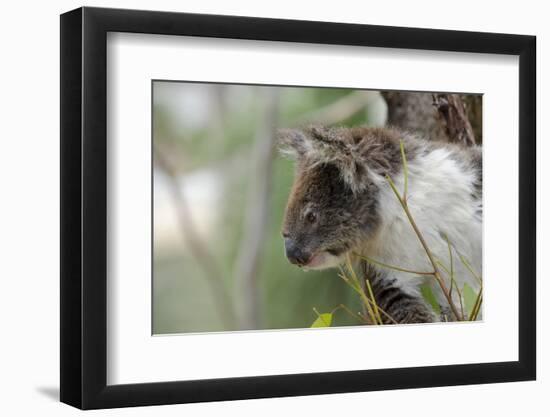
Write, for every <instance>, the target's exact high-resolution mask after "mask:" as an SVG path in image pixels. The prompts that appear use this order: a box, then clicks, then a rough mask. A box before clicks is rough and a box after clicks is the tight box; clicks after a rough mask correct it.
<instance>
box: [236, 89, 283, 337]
mask: <svg viewBox="0 0 550 417" xmlns="http://www.w3.org/2000/svg"><path fill="white" fill-rule="evenodd" d="M262 111H263V117H262V119H261V120H260V125H259V127H258V129H257V137H256V143H255V149H254V152H253V154H252V158H253V161H252V170H251V173H252V175H251V178H250V180H249V181H250V182H249V190H248V201H247V206H246V208H245V225H244V230H243V238H242V242H241V247H240V249H239V252H238V258H237V261H236V265H235V271H234V274H233V276H234V277H235V288H236V289H237V301H238V307H239V328H240V329H241V330H253V329H260V328H262V323H261V322H262V317H261V309H260V296H261V294H260V289H259V285H258V275H259V272H260V271H259V270H260V260H261V255H262V250H263V248H264V245H265V241H266V235H267V227H268V223H269V222H268V219H269V205H270V194H271V182H272V177H273V160H274V158H275V155H276V135H275V127H276V124H277V120H278V118H279V94H278V92H277V90H276V89H269V90H268V91H266V92H265V97H264V108H263V109H262Z"/></svg>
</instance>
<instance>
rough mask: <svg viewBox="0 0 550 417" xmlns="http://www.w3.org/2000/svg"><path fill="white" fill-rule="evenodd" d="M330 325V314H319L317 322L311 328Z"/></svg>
mask: <svg viewBox="0 0 550 417" xmlns="http://www.w3.org/2000/svg"><path fill="white" fill-rule="evenodd" d="M331 323H332V313H323V314H319V317H317V320H315V321H314V322H313V324H312V325H311V327H330V325H331Z"/></svg>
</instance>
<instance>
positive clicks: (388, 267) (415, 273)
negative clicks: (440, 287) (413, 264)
mask: <svg viewBox="0 0 550 417" xmlns="http://www.w3.org/2000/svg"><path fill="white" fill-rule="evenodd" d="M354 255H355V256H357V257H359V258H361V259H363V260H365V261H367V262H369V263H371V264H374V265H377V266H381V267H382V268H387V269H394V270H396V271H400V272H406V273H408V274H414V275H433V274H434V273H433V271H430V272H425V271H414V270H412V269H406V268H401V267H399V266H394V265H389V264H385V263H383V262H380V261H376V260H374V259H371V258H369V257H368V256H366V255H360V254H358V253H354Z"/></svg>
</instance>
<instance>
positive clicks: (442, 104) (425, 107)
mask: <svg viewBox="0 0 550 417" xmlns="http://www.w3.org/2000/svg"><path fill="white" fill-rule="evenodd" d="M382 96H383V97H384V99H385V100H386V103H387V105H388V121H387V124H388V125H391V126H396V127H399V128H401V129H405V130H409V131H411V132H413V133H419V134H422V135H423V136H425V137H427V138H428V139H430V140H441V141H445V142H453V143H462V144H464V145H467V146H470V145H473V144H475V143H481V142H482V126H481V120H482V118H481V116H482V114H481V102H482V99H481V96H480V95H471V94H469V95H461V94H444V93H441V94H439V93H438V94H432V93H418V92H399V91H385V92H382Z"/></svg>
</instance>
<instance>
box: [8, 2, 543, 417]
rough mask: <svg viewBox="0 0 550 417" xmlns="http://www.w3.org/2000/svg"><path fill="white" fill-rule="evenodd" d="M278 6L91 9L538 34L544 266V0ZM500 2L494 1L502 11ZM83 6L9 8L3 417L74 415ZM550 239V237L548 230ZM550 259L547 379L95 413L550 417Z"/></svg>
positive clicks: (24, 5)
mask: <svg viewBox="0 0 550 417" xmlns="http://www.w3.org/2000/svg"><path fill="white" fill-rule="evenodd" d="M369 3H370V4H367V2H357V1H355V2H354V1H351V0H349V1H348V0H340V1H338V2H325V3H322V2H320V1H318V0H317V1H312V2H307V1H297V0H289V1H286V0H284V1H283V0H278V1H276V2H275V1H271V2H261V1H254V0H232V1H231V2H227V1H223V0H201V1H196V0H194V1H188V2H181V1H170V0H156V1H147V0H124V1H118V2H115V1H93V0H88V2H87V3H86V5H89V6H103V7H123V8H139V9H157V10H169V11H181V12H184V11H185V12H197V13H217V14H238V15H249V16H265V17H280V18H291V19H310V20H326V21H341V22H353V23H370V24H380V25H396V26H417V27H429V28H441V29H460V30H475V31H492V32H510V33H522V34H534V35H537V36H538V74H539V77H538V88H537V92H538V120H539V124H538V138H539V145H540V146H539V151H538V152H539V186H538V190H539V249H538V255H539V259H540V260H541V261H542V258H543V257H544V255H545V253H546V252H548V250H549V249H550V242H549V233H550V230H549V227H550V223H549V222H548V220H546V219H545V218H544V217H543V216H541V215H540V213H542V212H544V211H548V210H550V201H549V198H550V192H549V191H548V189H546V191H545V192H543V185H544V184H545V180H548V179H549V176H550V165H548V164H547V165H546V167H541V165H542V164H541V162H542V161H543V158H542V155H545V154H546V152H548V151H549V150H548V144H547V143H543V141H542V138H543V137H544V136H545V134H546V135H547V134H548V131H549V124H548V122H547V121H546V120H542V116H543V115H544V114H545V112H544V110H547V106H546V104H547V101H546V102H544V103H543V100H542V99H541V97H545V98H548V97H550V87H549V86H550V84H549V83H548V81H547V80H546V79H544V78H543V77H541V75H542V74H543V73H544V72H546V73H550V72H549V59H550V49H549V47H548V43H549V42H550V27H549V26H548V24H547V18H546V17H545V16H547V11H546V10H544V9H545V7H544V6H545V5H544V2H539V1H535V0H524V1H522V2H517V1H516V2H505V1H500V2H498V3H497V2H485V3H482V2H479V1H477V0H473V1H472V0H457V1H456V2H455V4H456V6H453V7H451V6H450V4H445V3H444V2H441V0H435V1H420V0H417V1H414V2H411V1H407V0H394V1H391V2H377V3H375V2H369ZM491 3H492V4H491ZM80 5H82V4H81V3H79V2H77V1H70V0H62V1H57V2H55V3H54V2H38V1H34V2H31V1H27V2H23V1H20V2H15V1H12V2H6V3H5V4H3V7H2V15H1V16H2V17H1V20H0V21H1V24H0V30H1V31H2V36H1V37H0V42H1V48H0V51H1V53H0V57H1V58H0V59H1V65H0V72H1V75H2V76H1V78H0V80H2V87H1V89H0V121H1V124H0V138H1V147H0V189H1V190H2V204H0V212H1V213H0V254H1V255H0V260H1V262H0V282H1V283H2V291H1V292H0V317H1V320H2V321H1V328H2V342H1V343H0V393H1V398H2V399H1V400H0V411H1V414H2V415H8V416H10V415H32V414H31V413H41V415H59V416H66V415H74V414H76V413H77V411H76V410H75V409H72V408H71V407H68V406H66V405H63V404H60V403H58V402H57V396H58V391H59V386H58V379H59V371H58V368H59V361H58V348H59V343H58V340H59V324H58V311H59V278H58V277H59V249H58V247H59V221H58V218H59V214H58V213H59V186H58V183H59V17H58V15H59V14H60V13H62V12H64V11H67V10H70V9H73V8H76V7H79V6H80ZM545 232H546V235H545V236H543V234H544V233H545ZM549 272H550V267H549V266H548V263H547V262H539V273H538V276H539V285H538V292H539V297H538V304H539V308H538V313H539V316H538V331H539V333H538V334H539V337H538V350H539V357H538V361H539V365H538V375H539V377H538V381H537V382H527V383H508V384H498V385H483V386H468V387H452V388H435V389H422V390H402V391H389V392H377V393H358V394H344V395H324V396H314V397H300V398H285V399H269V400H254V401H237V402H231V403H210V404H192V405H178V406H165V407H145V408H139V409H122V410H110V411H100V412H97V413H94V415H114V414H115V413H116V414H117V415H118V414H120V415H132V416H134V415H138V416H148V415H154V416H157V415H160V416H164V415H182V414H184V413H185V414H187V415H197V416H210V415H219V414H220V413H223V414H224V415H230V416H232V415H235V416H237V415H239V416H248V415H250V416H255V415H262V416H264V415H266V416H268V415H280V414H286V413H291V415H298V413H300V414H303V415H313V414H314V415H316V416H331V417H333V416H337V415H340V414H341V413H343V412H345V413H350V414H355V413H361V414H363V415H368V414H370V415H400V414H403V413H406V414H407V415H408V416H411V417H412V416H421V415H422V416H429V415H444V416H463V415H499V414H503V413H504V414H505V415H513V414H519V413H521V414H522V415H523V414H525V413H529V414H531V415H545V414H546V413H548V411H549V409H550V405H549V404H548V401H547V400H546V398H545V394H546V395H548V394H547V393H548V392H549V390H550V381H549V379H550V365H549V361H548V358H547V356H546V355H545V353H546V352H548V349H549V344H550V326H549V325H548V320H550V307H549V306H550V303H548V302H546V301H545V299H544V297H543V295H544V294H548V293H550V285H549V283H548V281H547V280H546V279H545V275H547V274H548V273H549Z"/></svg>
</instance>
